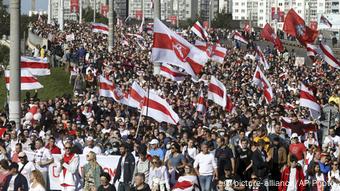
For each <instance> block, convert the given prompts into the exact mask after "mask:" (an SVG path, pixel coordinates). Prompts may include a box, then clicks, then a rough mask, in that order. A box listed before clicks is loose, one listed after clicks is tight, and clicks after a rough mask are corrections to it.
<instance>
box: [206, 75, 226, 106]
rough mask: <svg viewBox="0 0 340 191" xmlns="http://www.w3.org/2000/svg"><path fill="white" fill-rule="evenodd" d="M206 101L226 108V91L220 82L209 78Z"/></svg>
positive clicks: (212, 77)
mask: <svg viewBox="0 0 340 191" xmlns="http://www.w3.org/2000/svg"><path fill="white" fill-rule="evenodd" d="M208 99H210V100H212V101H214V102H215V103H216V104H218V105H220V106H222V107H223V108H225V107H226V104H227V90H226V88H225V86H224V85H223V83H222V82H220V81H219V80H218V79H216V78H215V77H214V76H211V79H210V82H209V85H208Z"/></svg>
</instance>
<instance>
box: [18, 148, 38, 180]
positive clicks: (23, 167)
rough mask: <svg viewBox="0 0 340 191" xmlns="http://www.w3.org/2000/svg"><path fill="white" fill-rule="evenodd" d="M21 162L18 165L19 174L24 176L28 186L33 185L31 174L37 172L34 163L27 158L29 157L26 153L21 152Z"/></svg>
mask: <svg viewBox="0 0 340 191" xmlns="http://www.w3.org/2000/svg"><path fill="white" fill-rule="evenodd" d="M18 157H19V160H20V162H19V163H18V165H19V173H20V174H22V175H24V176H25V178H26V180H27V182H28V185H31V183H32V182H31V179H32V178H31V174H32V172H33V171H34V170H36V168H35V166H34V163H33V162H31V161H29V160H28V158H27V155H26V153H25V152H20V153H19V156H18Z"/></svg>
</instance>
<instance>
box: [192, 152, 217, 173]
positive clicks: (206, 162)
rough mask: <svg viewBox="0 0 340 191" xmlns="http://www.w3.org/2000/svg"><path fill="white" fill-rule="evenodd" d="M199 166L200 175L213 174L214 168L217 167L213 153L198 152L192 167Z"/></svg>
mask: <svg viewBox="0 0 340 191" xmlns="http://www.w3.org/2000/svg"><path fill="white" fill-rule="evenodd" d="M197 167H199V170H198V171H199V173H200V175H201V176H209V175H213V173H214V169H216V168H217V164H216V161H215V157H214V155H212V154H211V153H209V154H203V153H199V154H198V155H197V156H196V158H195V162H194V168H197Z"/></svg>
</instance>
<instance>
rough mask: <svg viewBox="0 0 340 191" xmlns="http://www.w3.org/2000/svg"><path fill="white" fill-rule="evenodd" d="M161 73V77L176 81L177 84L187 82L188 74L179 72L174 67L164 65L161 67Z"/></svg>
mask: <svg viewBox="0 0 340 191" xmlns="http://www.w3.org/2000/svg"><path fill="white" fill-rule="evenodd" d="M160 69H161V71H160V73H159V74H160V75H161V76H164V77H166V78H168V79H170V80H173V81H176V82H180V81H183V80H185V77H186V76H187V74H186V73H184V72H181V71H179V70H178V69H176V68H174V67H172V66H171V65H169V64H166V63H162V65H161V67H160Z"/></svg>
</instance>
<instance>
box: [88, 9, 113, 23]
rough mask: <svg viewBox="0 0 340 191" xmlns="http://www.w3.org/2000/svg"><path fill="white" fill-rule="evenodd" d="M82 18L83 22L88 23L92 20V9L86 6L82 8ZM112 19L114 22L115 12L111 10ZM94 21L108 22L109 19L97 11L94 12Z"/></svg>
mask: <svg viewBox="0 0 340 191" xmlns="http://www.w3.org/2000/svg"><path fill="white" fill-rule="evenodd" d="M83 20H84V21H85V22H88V23H90V22H93V9H91V8H87V9H85V10H84V14H83ZM113 20H114V24H115V22H116V12H113ZM96 22H97V23H104V24H108V23H109V19H108V18H107V17H104V16H103V15H101V14H99V13H96Z"/></svg>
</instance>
